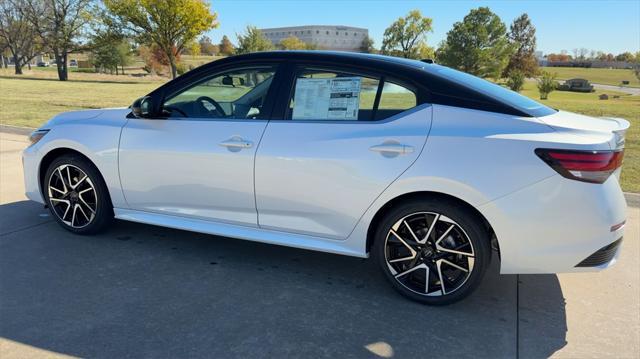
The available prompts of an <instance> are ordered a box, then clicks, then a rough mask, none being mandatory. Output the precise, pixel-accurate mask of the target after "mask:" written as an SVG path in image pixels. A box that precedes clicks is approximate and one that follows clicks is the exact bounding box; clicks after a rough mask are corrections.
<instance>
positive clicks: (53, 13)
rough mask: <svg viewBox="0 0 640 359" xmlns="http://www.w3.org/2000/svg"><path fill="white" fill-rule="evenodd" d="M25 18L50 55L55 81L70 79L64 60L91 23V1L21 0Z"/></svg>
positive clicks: (65, 60)
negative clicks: (56, 76) (55, 76)
mask: <svg viewBox="0 0 640 359" xmlns="http://www.w3.org/2000/svg"><path fill="white" fill-rule="evenodd" d="M24 1H25V5H26V7H25V9H26V10H25V14H26V16H27V18H28V19H29V22H31V24H32V25H33V26H34V28H35V30H36V32H37V34H38V36H39V38H40V39H41V40H42V43H43V45H44V46H46V48H47V49H48V50H49V51H51V52H53V55H54V58H55V61H56V67H57V70H58V79H59V80H60V81H66V80H67V79H68V78H69V72H68V69H67V57H68V54H69V52H71V51H73V50H74V49H76V48H77V47H78V46H77V43H76V42H75V40H76V39H77V38H79V37H80V36H81V35H82V31H83V29H84V27H85V26H86V25H87V23H88V22H89V20H90V18H91V17H90V14H89V11H90V8H91V5H92V4H93V0H47V1H43V0H24Z"/></svg>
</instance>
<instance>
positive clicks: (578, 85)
mask: <svg viewBox="0 0 640 359" xmlns="http://www.w3.org/2000/svg"><path fill="white" fill-rule="evenodd" d="M558 90H559V91H572V92H594V91H595V90H594V89H593V85H591V84H590V83H589V80H585V79H571V80H566V81H565V82H564V83H563V84H561V85H559V86H558Z"/></svg>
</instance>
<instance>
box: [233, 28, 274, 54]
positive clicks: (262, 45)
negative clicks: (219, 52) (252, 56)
mask: <svg viewBox="0 0 640 359" xmlns="http://www.w3.org/2000/svg"><path fill="white" fill-rule="evenodd" d="M236 36H237V37H238V48H237V49H236V52H237V53H238V54H248V53H250V52H259V51H269V50H273V44H272V43H271V41H270V40H269V39H267V37H266V36H264V34H263V33H262V31H260V30H259V29H258V28H257V27H255V26H251V25H249V26H247V29H246V31H245V33H244V35H242V34H237V35H236Z"/></svg>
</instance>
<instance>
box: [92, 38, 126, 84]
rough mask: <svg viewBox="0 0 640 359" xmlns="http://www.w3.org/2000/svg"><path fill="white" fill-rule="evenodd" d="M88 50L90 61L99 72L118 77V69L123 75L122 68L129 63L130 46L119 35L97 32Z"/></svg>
mask: <svg viewBox="0 0 640 359" xmlns="http://www.w3.org/2000/svg"><path fill="white" fill-rule="evenodd" d="M89 48H90V51H91V52H90V60H91V62H92V63H93V65H94V67H95V68H96V69H97V70H99V71H102V72H107V71H108V72H110V73H113V72H115V73H116V75H118V67H120V69H121V73H122V74H124V67H125V66H127V65H129V64H130V63H131V44H130V43H129V41H128V40H127V39H126V38H125V37H124V36H122V35H121V34H120V33H114V32H112V31H109V30H104V31H98V32H96V33H95V34H94V35H93V36H92V37H91V42H90V43H89Z"/></svg>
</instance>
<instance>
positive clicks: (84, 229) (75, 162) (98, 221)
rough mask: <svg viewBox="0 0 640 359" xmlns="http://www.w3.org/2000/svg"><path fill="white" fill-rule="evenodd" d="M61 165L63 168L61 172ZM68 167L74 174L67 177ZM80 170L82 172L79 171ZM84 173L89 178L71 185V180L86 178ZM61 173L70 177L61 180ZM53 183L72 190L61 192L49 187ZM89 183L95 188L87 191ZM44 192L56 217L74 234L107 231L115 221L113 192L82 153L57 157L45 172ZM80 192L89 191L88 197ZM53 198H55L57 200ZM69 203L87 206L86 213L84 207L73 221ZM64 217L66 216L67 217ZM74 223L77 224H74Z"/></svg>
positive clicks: (65, 189) (82, 206) (55, 185)
mask: <svg viewBox="0 0 640 359" xmlns="http://www.w3.org/2000/svg"><path fill="white" fill-rule="evenodd" d="M59 168H62V169H61V170H60V171H58V169H59ZM66 168H68V169H69V171H70V173H71V175H70V176H67V173H66ZM77 170H80V171H82V172H78V171H77ZM63 172H64V174H63ZM82 173H84V174H86V176H87V177H86V179H85V180H83V181H81V182H76V183H75V185H76V186H77V188H76V189H74V190H72V189H71V186H69V185H68V183H69V181H73V180H75V179H79V178H78V177H82V176H81V175H82ZM74 174H75V177H74ZM61 176H62V177H63V178H65V177H68V180H65V179H61ZM50 184H53V185H54V186H53V187H54V188H60V189H62V190H63V191H65V192H68V193H67V194H62V192H60V191H58V192H56V191H55V190H52V189H50V188H49V185H50ZM89 186H90V187H92V190H87V191H85V190H86V189H87V188H88V187H89ZM76 190H77V192H76ZM42 192H43V195H44V200H45V203H46V204H47V206H48V207H49V210H50V212H51V215H52V216H53V218H55V220H56V221H57V222H58V223H59V224H60V225H61V226H62V227H63V228H64V229H66V230H68V231H70V232H72V233H76V234H83V235H88V234H95V233H98V232H101V231H104V230H105V229H106V228H107V227H108V226H109V224H110V223H111V222H112V221H113V205H112V204H111V198H110V197H109V191H108V189H107V186H106V184H105V182H104V179H103V178H102V175H100V172H99V171H98V169H97V168H96V167H95V166H94V165H93V164H92V163H91V162H90V161H89V160H87V159H86V158H84V157H82V156H79V155H74V154H66V155H62V156H60V157H58V158H56V159H54V160H53V161H52V162H51V163H50V164H49V167H48V168H47V172H46V173H45V176H44V179H43V183H42ZM80 192H86V194H84V197H83V194H80V195H78V193H80ZM50 193H51V194H50ZM51 197H53V199H52V198H51ZM79 198H80V199H79ZM83 198H84V199H83ZM81 200H82V201H81ZM85 200H86V202H85ZM63 201H66V202H63ZM61 202H63V203H61ZM67 202H68V203H69V204H67ZM87 203H88V204H87ZM67 205H68V207H69V208H71V207H75V206H76V205H78V206H79V207H80V209H83V208H84V210H83V211H82V212H81V211H80V210H78V211H77V212H78V213H77V216H78V217H77V218H78V219H75V218H73V219H71V221H70V220H69V218H70V217H69V216H70V215H71V214H69V213H68V212H66V208H67ZM82 213H85V214H87V216H84V217H82V216H81V214H82ZM62 217H64V219H63V218H62ZM81 219H82V221H86V223H84V222H80V220H81ZM70 222H71V223H72V224H73V225H70Z"/></svg>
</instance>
